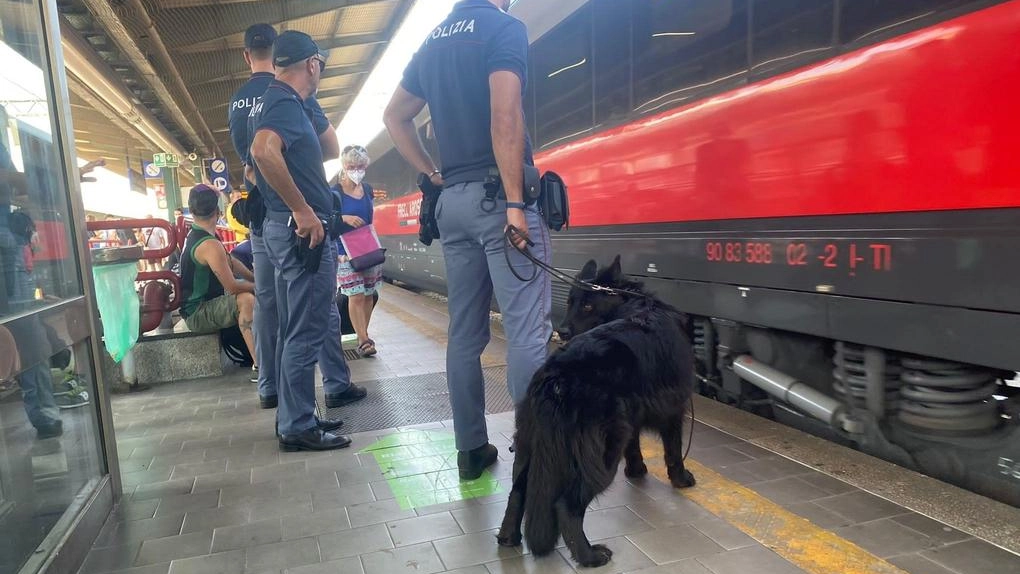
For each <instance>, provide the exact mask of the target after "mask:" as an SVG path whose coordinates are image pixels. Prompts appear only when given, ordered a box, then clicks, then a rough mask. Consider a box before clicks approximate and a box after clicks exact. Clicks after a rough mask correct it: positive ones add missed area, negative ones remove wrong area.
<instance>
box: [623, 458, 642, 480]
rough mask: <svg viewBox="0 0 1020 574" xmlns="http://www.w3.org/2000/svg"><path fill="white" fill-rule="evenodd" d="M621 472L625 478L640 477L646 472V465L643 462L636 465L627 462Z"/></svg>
mask: <svg viewBox="0 0 1020 574" xmlns="http://www.w3.org/2000/svg"><path fill="white" fill-rule="evenodd" d="M623 474H624V476H626V477H627V478H641V477H642V476H644V475H646V474H648V467H647V466H645V463H643V462H642V463H641V464H639V465H637V466H631V465H629V464H628V465H627V466H626V467H624V469H623Z"/></svg>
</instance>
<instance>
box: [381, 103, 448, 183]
mask: <svg viewBox="0 0 1020 574" xmlns="http://www.w3.org/2000/svg"><path fill="white" fill-rule="evenodd" d="M423 109H425V100H424V99H422V98H421V97H419V96H417V95H415V94H412V93H411V92H409V91H408V90H407V89H406V88H404V86H403V85H399V86H397V89H396V90H395V91H394V92H393V97H392V98H391V99H390V103H389V105H387V106H386V111H385V112H384V113H383V123H384V124H386V130H387V131H389V133H390V138H391V139H392V140H393V145H394V146H396V148H397V151H399V152H400V155H402V156H404V159H406V160H407V162H408V163H410V164H411V165H413V166H414V168H415V169H417V170H418V171H420V172H422V173H429V174H432V176H431V179H432V183H433V184H435V185H438V186H440V187H441V186H442V185H443V176H442V175H441V174H439V173H436V162H434V161H432V158H431V157H430V156H429V153H428V152H427V151H425V146H424V145H423V144H422V143H421V138H420V137H419V136H418V130H417V129H416V128H415V127H414V118H416V117H418V114H419V113H421V111H422V110H423Z"/></svg>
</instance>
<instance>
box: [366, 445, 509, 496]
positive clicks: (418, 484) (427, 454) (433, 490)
mask: <svg viewBox="0 0 1020 574" xmlns="http://www.w3.org/2000/svg"><path fill="white" fill-rule="evenodd" d="M361 452H362V453H368V454H371V455H372V456H373V457H375V461H376V462H377V463H379V467H380V468H381V469H382V472H383V476H385V477H386V483H387V484H388V485H389V487H390V490H392V491H393V494H394V495H395V496H396V500H397V503H398V504H399V505H400V508H401V509H403V510H411V509H413V508H423V507H426V506H432V505H435V504H442V503H444V502H454V501H457V500H468V499H472V498H481V497H483V496H490V495H493V494H499V493H500V492H503V489H502V487H501V486H500V485H499V482H498V481H497V480H496V478H495V477H494V476H493V475H492V473H490V472H489V471H485V472H483V473H482V476H480V477H478V478H477V479H476V480H463V481H462V480H461V479H460V477H459V476H458V473H457V447H456V445H455V444H454V438H453V435H452V434H450V433H446V432H440V431H409V432H402V433H397V434H392V435H388V436H385V437H383V438H382V439H380V440H379V441H377V442H375V443H374V444H372V445H370V446H367V447H365V448H364V449H363V450H362V451H361Z"/></svg>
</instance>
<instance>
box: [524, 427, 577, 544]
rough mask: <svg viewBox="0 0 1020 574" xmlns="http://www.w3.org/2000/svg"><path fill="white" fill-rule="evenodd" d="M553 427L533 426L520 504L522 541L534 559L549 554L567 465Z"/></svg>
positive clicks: (567, 455)
mask: <svg viewBox="0 0 1020 574" xmlns="http://www.w3.org/2000/svg"><path fill="white" fill-rule="evenodd" d="M557 426H558V425H556V424H551V425H541V424H534V426H533V427H532V429H531V431H532V432H531V437H532V443H531V444H532V445H533V446H532V449H531V460H530V468H529V469H528V485H527V491H526V492H527V494H526V496H525V502H524V516H525V520H524V538H525V540H527V541H528V547H529V548H530V549H531V551H532V552H533V553H534V554H535V555H536V556H544V555H546V554H549V553H550V552H552V551H553V549H554V548H555V547H556V541H557V540H558V539H559V535H560V529H559V524H558V522H557V520H556V502H557V499H558V498H559V496H560V494H562V493H563V488H562V485H563V481H564V475H565V472H564V470H565V469H564V465H569V464H570V462H569V461H570V452H569V450H568V449H567V444H566V441H565V439H564V434H563V433H562V432H557V429H556V427H557Z"/></svg>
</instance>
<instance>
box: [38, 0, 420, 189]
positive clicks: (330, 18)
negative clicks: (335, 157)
mask: <svg viewBox="0 0 1020 574" xmlns="http://www.w3.org/2000/svg"><path fill="white" fill-rule="evenodd" d="M57 4H58V8H59V11H60V19H61V22H60V25H61V35H62V40H63V42H62V43H63V45H64V57H65V64H66V68H67V71H68V74H67V76H68V85H69V88H70V91H71V105H72V107H73V108H77V109H75V113H74V117H75V140H76V148H77V150H78V153H79V156H80V157H81V158H83V159H85V160H92V159H97V158H99V157H103V158H104V159H106V161H107V168H108V169H112V170H113V171H115V172H117V173H120V174H121V175H125V176H128V175H129V170H130V171H134V172H139V171H140V170H141V161H142V160H143V159H151V155H152V153H156V152H164V151H165V152H175V153H178V154H180V155H181V156H182V157H187V156H188V155H189V154H191V153H194V154H196V156H197V157H198V158H200V159H198V160H197V161H196V162H195V163H196V164H200V162H201V158H212V157H223V158H226V159H227V163H228V165H229V168H230V173H231V181H232V183H233V185H235V186H236V185H238V184H240V182H241V178H242V170H241V166H240V161H239V160H238V158H237V156H236V154H235V153H234V149H233V145H232V144H231V142H230V134H229V130H228V127H227V111H228V106H229V100H230V98H231V96H232V95H233V93H234V92H235V91H236V90H237V89H238V88H239V87H240V86H241V85H242V84H243V83H244V82H245V80H247V78H248V76H249V70H248V67H247V64H246V63H245V62H244V59H243V57H242V50H243V47H244V31H245V30H246V29H247V28H248V26H250V25H252V24H255V23H260V22H265V23H269V24H272V25H273V26H275V27H276V28H277V30H278V31H280V32H282V31H284V30H300V31H303V32H305V33H307V34H309V35H311V36H312V37H313V38H314V39H315V40H316V42H317V43H318V44H319V46H320V47H321V48H322V49H323V50H325V51H327V52H328V53H329V60H328V62H327V70H326V72H325V73H324V74H323V80H322V83H321V85H320V87H319V93H318V99H319V102H320V103H321V105H322V107H323V110H324V111H325V112H326V114H327V116H328V117H329V118H330V120H331V121H332V122H333V124H334V125H338V124H339V122H340V120H341V119H342V117H343V115H344V114H345V113H346V111H347V109H348V107H349V106H350V105H351V103H352V101H353V100H354V97H355V96H356V95H357V94H358V92H359V90H360V88H361V86H362V84H363V83H364V81H365V79H366V78H367V76H368V74H369V73H370V72H371V71H372V69H373V67H374V66H375V65H376V63H377V62H378V60H379V58H380V57H381V56H382V54H383V52H384V51H385V48H386V46H387V43H388V42H389V41H390V40H391V38H392V37H393V34H394V33H395V32H396V30H397V29H398V28H399V27H400V25H401V23H402V22H403V20H404V18H405V17H406V16H407V13H408V11H409V10H410V8H411V5H412V4H413V2H412V0H300V1H295V0H257V1H255V0H58V2H57ZM86 117H87V118H89V119H81V118H86ZM185 171H186V170H185Z"/></svg>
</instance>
